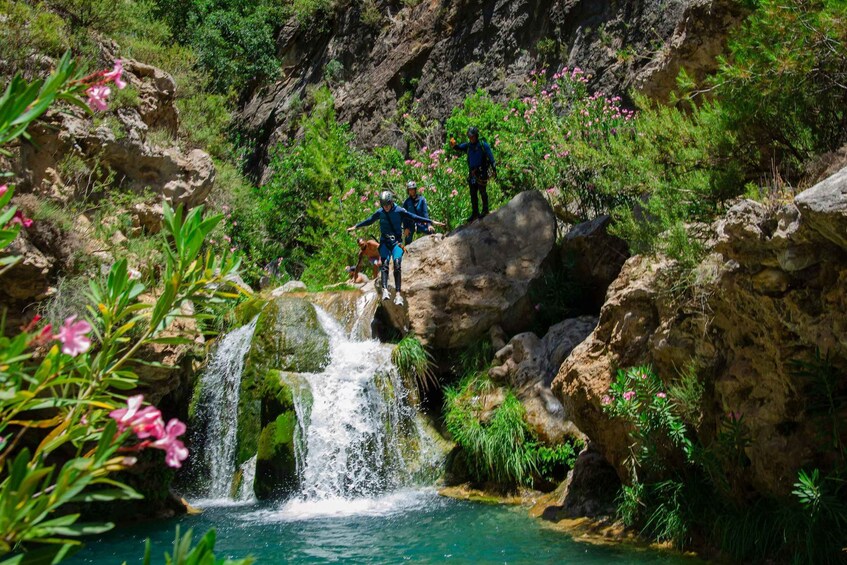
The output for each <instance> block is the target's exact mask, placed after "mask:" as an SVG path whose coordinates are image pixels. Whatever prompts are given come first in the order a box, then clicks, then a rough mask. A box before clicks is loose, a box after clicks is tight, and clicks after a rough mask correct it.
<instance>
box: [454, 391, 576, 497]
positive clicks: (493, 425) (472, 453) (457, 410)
mask: <svg viewBox="0 0 847 565" xmlns="http://www.w3.org/2000/svg"><path fill="white" fill-rule="evenodd" d="M491 390H493V386H492V385H491V383H490V382H489V381H488V380H487V377H484V376H480V375H472V376H469V377H467V378H465V379H463V381H462V383H460V385H459V386H458V387H456V388H448V389H446V390H445V416H444V423H445V426H446V428H447V431H448V432H449V433H450V435H451V436H452V437H453V440H454V441H455V442H456V443H457V444H458V445H459V446H460V447H461V448H462V450H463V451H464V453H465V458H466V460H467V464H468V468H469V469H468V470H469V471H470V473H471V475H472V476H473V478H474V479H475V480H477V481H481V482H487V481H491V482H494V483H496V484H498V485H499V486H502V487H515V486H530V485H532V484H533V482H534V481H535V480H537V479H539V478H544V479H547V478H549V477H550V476H551V474H552V472H553V470H554V469H555V468H556V467H558V466H566V467H571V466H572V465H573V462H574V460H575V459H576V453H575V451H574V446H573V444H571V443H569V442H565V443H562V444H560V445H557V446H553V447H549V446H544V445H541V444H540V443H539V442H538V439H537V438H536V436H535V434H534V433H533V432H532V430H531V429H530V428H529V426H528V425H527V423H526V421H525V420H524V414H525V411H524V407H523V405H522V404H521V402H520V400H518V398H517V397H516V396H515V395H514V393H513V392H511V391H507V392H506V395H505V398H504V399H503V402H502V404H500V406H498V407H497V408H496V409H495V410H494V412H493V413H492V414H490V415H487V417H486V419H485V421H483V420H482V417H483V414H482V409H483V407H482V406H481V397H480V395H482V394H484V393H485V391H491Z"/></svg>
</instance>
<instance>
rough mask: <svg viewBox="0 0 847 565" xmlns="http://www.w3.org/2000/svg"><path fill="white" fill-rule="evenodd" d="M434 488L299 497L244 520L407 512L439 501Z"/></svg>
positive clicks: (296, 518) (264, 521) (295, 519)
mask: <svg viewBox="0 0 847 565" xmlns="http://www.w3.org/2000/svg"><path fill="white" fill-rule="evenodd" d="M441 500H442V499H440V498H439V497H438V495H437V493H436V491H435V489H431V488H429V489H412V488H409V489H400V490H397V491H394V492H391V493H388V494H385V495H383V496H378V497H373V498H366V497H362V498H342V497H327V498H322V499H316V500H309V499H304V498H297V499H294V500H289V501H288V502H286V503H284V504H283V505H282V507H281V508H278V509H267V510H257V511H256V512H251V513H249V514H245V515H244V516H242V519H243V520H244V521H245V522H251V523H273V522H297V521H305V520H316V519H324V518H349V517H353V516H357V517H365V516H372V517H385V516H391V515H399V514H404V513H407V512H410V511H414V510H416V509H424V508H429V507H432V506H433V505H436V504H439V503H440V502H441Z"/></svg>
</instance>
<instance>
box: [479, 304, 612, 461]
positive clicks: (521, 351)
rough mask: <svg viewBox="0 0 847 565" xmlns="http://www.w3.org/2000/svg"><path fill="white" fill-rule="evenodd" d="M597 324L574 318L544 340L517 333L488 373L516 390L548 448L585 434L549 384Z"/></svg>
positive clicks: (498, 382)
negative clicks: (573, 421)
mask: <svg viewBox="0 0 847 565" xmlns="http://www.w3.org/2000/svg"><path fill="white" fill-rule="evenodd" d="M596 325H597V319H596V318H594V317H592V316H582V317H580V318H572V319H570V320H565V321H564V322H562V323H560V324H557V325H555V326H553V327H552V328H550V330H549V331H548V332H547V335H545V336H544V337H543V338H539V337H538V336H537V335H535V334H534V333H531V332H527V333H522V334H518V335H516V336H515V337H513V338H512V339H511V341H509V343H508V344H507V345H506V346H505V347H504V348H503V349H501V350H499V351H498V352H497V353H496V354H495V355H494V363H493V365H494V366H493V367H492V368H491V369H490V370H489V371H488V375H489V376H490V377H491V380H492V381H494V382H495V383H497V384H501V385H506V386H508V387H510V388H511V389H513V390H514V391H515V394H517V396H518V398H519V399H520V401H521V403H522V404H523V405H524V408H525V409H526V421H527V423H528V424H529V426H530V427H531V428H532V429H533V431H535V433H536V435H538V437H539V439H541V440H542V441H544V442H545V443H547V444H548V445H556V444H559V443H561V442H562V441H563V440H564V439H565V437H579V436H581V435H582V434H581V433H580V432H579V430H577V429H576V428H575V427H574V426H573V424H571V422H569V421H567V420H566V419H565V411H564V408H563V407H562V404H561V403H560V402H559V400H558V399H556V397H555V396H553V394H552V392H551V391H550V383H551V382H552V380H553V377H554V376H555V375H556V373H557V372H558V370H559V367H560V366H561V364H562V362H563V361H564V360H565V359H566V358H567V356H568V355H570V353H571V351H573V349H574V347H576V346H577V345H579V344H580V343H581V342H582V341H583V340H584V339H585V338H586V337H587V336H588V335H589V334H590V333H591V332H592V331H593V330H594V327H595V326H596Z"/></svg>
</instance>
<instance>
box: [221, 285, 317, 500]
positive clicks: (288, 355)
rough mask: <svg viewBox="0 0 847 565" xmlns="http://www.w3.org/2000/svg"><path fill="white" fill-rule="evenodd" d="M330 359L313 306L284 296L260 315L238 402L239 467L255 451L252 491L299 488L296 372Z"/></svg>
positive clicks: (266, 493) (269, 493)
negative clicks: (296, 454) (295, 392)
mask: <svg viewBox="0 0 847 565" xmlns="http://www.w3.org/2000/svg"><path fill="white" fill-rule="evenodd" d="M328 362H329V338H328V337H327V335H326V333H325V332H324V331H323V329H322V328H321V325H320V323H319V322H318V319H317V315H316V313H315V308H314V306H312V305H311V304H310V303H309V302H307V301H306V300H304V299H303V298H298V297H296V296H291V295H282V296H279V297H277V298H274V299H273V300H272V301H271V302H269V303H268V304H267V305H266V306H265V307H264V308H263V309H262V310H261V314H260V315H259V320H258V321H257V323H256V330H255V332H254V334H253V341H252V344H251V346H250V350H249V352H248V353H247V357H246V359H245V363H244V372H243V375H242V378H241V392H240V397H239V406H238V432H237V447H236V465H238V466H240V465H241V464H242V463H244V462H245V461H247V460H248V459H250V458H251V457H253V456H254V455H257V460H256V477H255V480H254V483H253V486H254V492H255V494H256V496H257V497H258V498H260V499H265V498H278V497H283V496H285V495H287V494H290V493H291V492H293V491H295V490H296V488H297V486H298V479H297V472H296V471H297V469H296V460H295V458H294V429H295V426H296V413H295V411H294V400H293V398H294V397H293V393H294V390H295V389H297V388H298V387H300V386H302V380H300V379H299V378H298V377H297V375H296V373H302V372H318V371H320V370H322V369H323V368H324V367H325V366H326V365H327V363H328Z"/></svg>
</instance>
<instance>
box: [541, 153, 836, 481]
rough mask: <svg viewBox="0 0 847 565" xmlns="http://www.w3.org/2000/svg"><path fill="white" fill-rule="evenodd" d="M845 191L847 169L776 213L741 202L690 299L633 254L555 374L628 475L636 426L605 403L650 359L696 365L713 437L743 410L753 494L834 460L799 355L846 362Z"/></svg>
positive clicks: (660, 267) (717, 229)
mask: <svg viewBox="0 0 847 565" xmlns="http://www.w3.org/2000/svg"><path fill="white" fill-rule="evenodd" d="M845 192H847V169H842V170H841V171H840V172H839V173H837V174H836V175H834V176H833V177H831V178H829V179H827V180H825V181H823V182H822V183H820V184H819V185H817V186H815V187H813V188H811V189H809V190H807V191H806V192H804V193H802V194H800V195H799V196H797V198H796V199H795V202H794V203H793V204H787V205H784V206H782V207H781V208H778V209H776V210H768V209H766V208H765V207H764V206H762V205H761V204H759V203H756V202H753V201H743V202H740V203H739V204H737V205H736V206H734V207H733V208H732V209H730V210H729V212H728V213H727V215H726V217H725V218H723V219H721V220H720V221H718V222H716V223H715V224H714V225H713V226H712V230H713V233H714V237H713V238H712V241H711V248H710V253H709V254H708V256H707V257H706V258H705V259H704V260H703V261H702V263H701V264H700V265H699V267H697V269H696V270H695V282H694V284H693V285H692V286H691V288H690V289H689V290H688V293H687V294H685V295H683V296H682V297H680V296H678V295H674V293H671V292H669V290H668V289H669V287H670V286H671V283H673V282H674V281H669V280H668V277H666V276H664V275H665V274H667V273H672V272H673V271H671V268H672V267H673V265H672V263H671V262H669V261H663V262H659V263H656V262H650V261H648V260H647V259H645V258H644V257H641V256H636V257H632V258H631V259H629V260H628V261H627V262H626V264H625V265H624V267H623V270H622V271H621V274H620V276H619V277H618V279H617V280H616V281H615V282H614V283H613V284H612V286H611V287H610V289H609V291H608V299H607V302H606V304H605V306H604V307H603V309H602V311H601V314H600V322H599V325H598V326H597V329H596V330H595V331H594V332H593V333H592V335H591V336H590V337H589V338H588V339H587V340H586V341H585V342H583V343H582V344H581V345H579V346H577V347H576V349H574V351H573V353H572V354H571V355H570V357H569V358H568V359H567V360H566V361H565V363H564V364H563V365H562V367H561V369H560V371H559V374H558V375H557V377H556V379H555V381H554V383H553V390H554V392H555V393H556V395H557V396H558V397H559V398H560V399H561V401H562V403H563V405H564V407H565V410H566V414H567V417H568V418H570V419H571V420H573V422H574V423H575V424H576V425H577V426H578V427H579V428H580V429H581V430H582V431H583V432H585V433H586V434H587V435H588V436H589V437H591V439H592V440H593V441H594V442H596V444H597V447H598V448H599V449H600V450H601V451H602V453H603V454H604V456H605V457H606V458H607V459H608V460H609V461H610V462H611V463H612V464H613V465H614V466H615V467H616V468H617V469H618V471H619V474H620V475H621V478H622V479H625V474H624V473H623V461H624V459H625V458H626V456H627V454H628V449H627V442H628V440H627V434H626V432H627V430H626V429H625V428H624V427H623V426H622V425H621V424H620V423H619V421H610V420H609V419H608V418H607V417H606V416H605V415H604V414H603V413H602V410H601V404H600V402H601V398H602V396H603V395H604V394H606V391H607V390H608V387H609V384H610V383H611V380H612V377H613V374H614V372H615V371H616V370H617V369H618V368H625V367H629V366H633V365H638V364H642V363H651V364H652V365H653V366H654V368H655V370H656V371H657V373H658V374H659V375H660V376H661V377H662V378H663V380H665V381H666V382H669V381H671V380H673V379H675V378H676V376H677V374H678V371H679V370H681V369H684V368H685V367H688V366H691V365H692V364H693V366H694V367H696V370H697V372H698V375H699V376H700V378H701V379H702V380H703V381H704V382H705V390H706V398H705V399H704V402H703V411H704V414H703V423H702V425H701V428H700V433H701V436H705V437H706V438H708V437H714V435H715V434H716V433H717V431H718V430H719V427H720V424H721V421H722V420H723V419H724V418H725V417H726V413H728V412H735V413H740V414H742V415H743V422H744V426H745V429H746V431H747V433H748V434H749V438H750V445H749V446H748V447H747V448H746V449H745V454H746V456H747V458H748V459H749V466H748V467H747V468H745V469H744V479H745V480H746V481H747V482H748V484H749V485H751V486H752V487H753V488H754V489H756V490H757V491H759V492H761V493H764V494H768V495H785V494H787V493H788V492H789V491H790V490H791V488H792V483H793V482H794V481H795V480H796V472H797V470H798V468H800V467H801V466H804V465H807V464H808V465H819V464H821V461H825V460H826V455H825V453H826V452H827V451H828V449H827V445H826V441H827V440H826V438H822V432H821V430H822V429H827V428H826V425H825V423H823V422H822V421H821V420H820V419H819V415H816V414H815V412H814V409H813V408H814V406H813V405H814V402H815V400H814V396H813V395H814V389H813V385H812V383H811V382H810V381H809V378H808V377H803V376H801V374H800V371H798V366H797V362H809V361H810V360H811V359H812V358H813V357H814V354H815V351H816V350H818V349H819V350H820V351H821V352H822V353H823V354H825V355H828V356H829V361H830V363H831V365H832V367H833V368H834V370H835V371H837V373H836V374H844V372H845V370H847V339H845V336H847V322H845V320H847V291H845V289H847V286H845V282H847V241H846V240H845V238H844V233H845V231H844V227H845V224H844V221H845V217H847V216H845V214H847V198H845V197H844V194H845ZM842 382H843V380H842ZM839 386H843V384H842V385H839ZM840 417H842V418H843V417H844V414H840ZM824 435H825V434H824ZM842 440H843V438H842ZM829 441H830V445H831V438H830V440H829ZM822 458H823V459H822Z"/></svg>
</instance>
